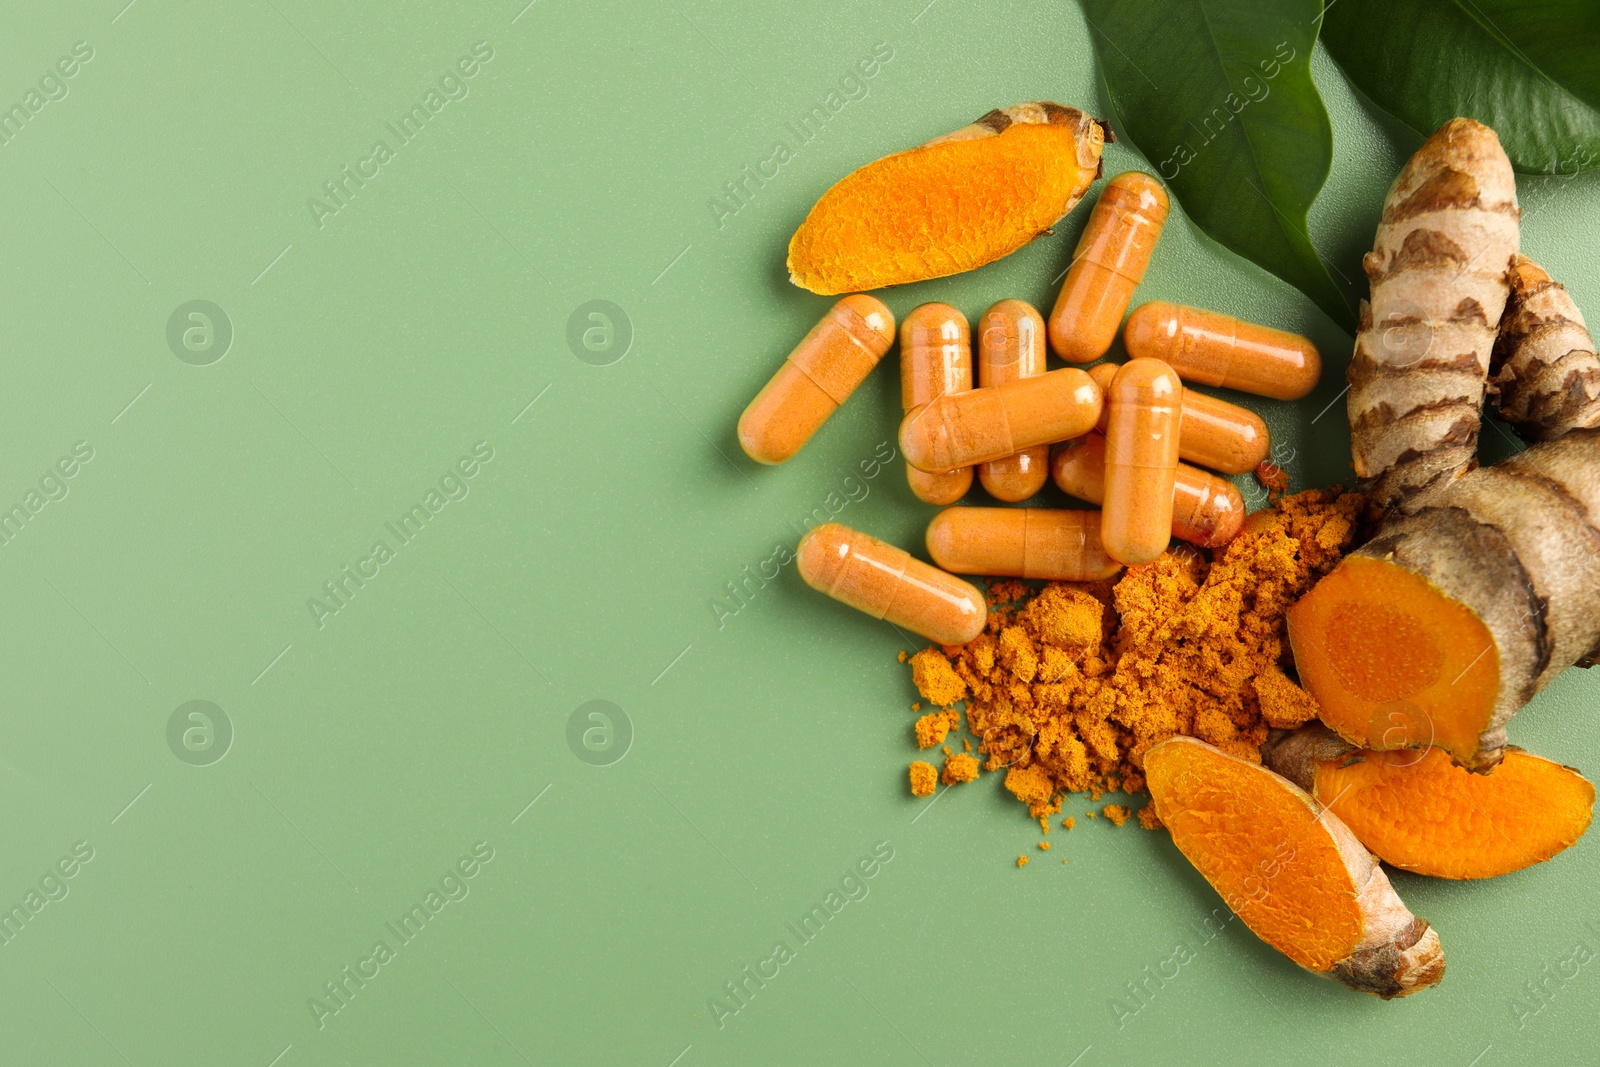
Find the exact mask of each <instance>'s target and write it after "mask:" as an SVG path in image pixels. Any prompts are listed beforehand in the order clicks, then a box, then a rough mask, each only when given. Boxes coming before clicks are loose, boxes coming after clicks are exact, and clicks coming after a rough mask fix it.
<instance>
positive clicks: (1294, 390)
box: [1122, 300, 1322, 400]
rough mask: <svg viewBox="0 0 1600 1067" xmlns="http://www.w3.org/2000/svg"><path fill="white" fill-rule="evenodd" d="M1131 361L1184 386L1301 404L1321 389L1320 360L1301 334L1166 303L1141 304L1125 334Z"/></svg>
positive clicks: (1313, 346)
mask: <svg viewBox="0 0 1600 1067" xmlns="http://www.w3.org/2000/svg"><path fill="white" fill-rule="evenodd" d="M1122 341H1123V344H1125V345H1126V346H1127V349H1128V355H1129V356H1130V357H1131V358H1135V359H1137V358H1140V357H1148V358H1150V359H1159V360H1163V361H1164V362H1166V363H1167V364H1168V365H1169V366H1171V367H1172V369H1173V370H1175V371H1177V372H1178V377H1180V378H1182V379H1183V380H1184V381H1186V382H1199V383H1200V384H1201V385H1217V386H1222V387H1223V388H1225V389H1238V390H1239V391H1241V392H1245V393H1255V394H1256V395H1257V396H1269V397H1272V398H1273V399H1274V400H1299V399H1300V398H1301V397H1303V396H1305V395H1306V394H1307V393H1309V392H1311V390H1313V389H1315V388H1316V387H1317V379H1318V378H1320V377H1321V376H1322V356H1321V355H1320V354H1319V353H1318V352H1317V346H1316V345H1314V344H1312V343H1311V342H1310V341H1309V340H1307V339H1306V338H1304V337H1301V336H1300V335H1299V334H1297V333H1287V332H1285V331H1283V330H1274V329H1272V328H1271V327H1270V326H1259V325H1257V324H1256V323H1253V322H1245V321H1244V320H1243V319H1236V318H1234V317H1233V316H1232V315H1224V314H1222V313H1221V312H1217V311H1206V310H1204V309H1203V308H1192V307H1184V306H1183V305H1181V304H1169V303H1166V302H1165V301H1159V300H1158V301H1153V302H1151V303H1149V304H1141V305H1139V306H1138V307H1137V308H1135V309H1134V311H1133V314H1132V315H1129V316H1128V325H1127V328H1126V329H1125V330H1124V331H1123V334H1122Z"/></svg>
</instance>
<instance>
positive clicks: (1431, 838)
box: [1261, 723, 1594, 878]
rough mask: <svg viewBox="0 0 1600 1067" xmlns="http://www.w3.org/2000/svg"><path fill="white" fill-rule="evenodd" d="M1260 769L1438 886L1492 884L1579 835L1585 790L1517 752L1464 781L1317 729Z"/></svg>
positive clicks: (1568, 775) (1576, 780) (1436, 758)
mask: <svg viewBox="0 0 1600 1067" xmlns="http://www.w3.org/2000/svg"><path fill="white" fill-rule="evenodd" d="M1261 758H1262V760H1263V761H1264V762H1265V763H1266V765H1267V766H1268V767H1270V768H1272V769H1273V770H1274V771H1277V772H1278V773H1279V774H1281V775H1283V776H1284V777H1285V778H1288V779H1289V780H1290V781H1292V782H1294V783H1295V784H1296V785H1298V786H1300V787H1301V788H1302V789H1304V790H1306V791H1307V792H1308V793H1310V794H1311V795H1312V796H1314V797H1316V798H1317V800H1318V801H1320V802H1321V803H1323V804H1325V805H1327V807H1328V809H1329V810H1330V811H1332V812H1333V813H1334V814H1335V815H1338V816H1339V818H1341V819H1343V820H1344V823H1345V825H1346V826H1348V827H1350V830H1351V832H1353V833H1354V834H1355V835H1356V837H1357V838H1358V839H1360V841H1361V843H1362V844H1363V845H1366V846H1367V847H1368V848H1369V849H1371V850H1372V851H1373V852H1375V853H1377V855H1378V858H1379V859H1381V860H1383V861H1384V862H1385V863H1389V864H1393V865H1394V866H1396V867H1399V868H1401V869H1403V870H1407V871H1415V872H1416V873H1417V874H1428V875H1433V876H1435V877H1438V878H1492V877H1494V876H1495V875H1498V874H1506V873H1508V872H1510V871H1520V870H1521V869H1522V868H1524V867H1529V866H1532V865H1533V864H1535V863H1541V862H1543V861H1544V860H1547V859H1549V858H1550V857H1552V856H1554V855H1555V854H1556V853H1558V852H1560V851H1561V850H1562V849H1564V848H1566V847H1567V846H1568V845H1571V844H1572V843H1573V842H1574V841H1576V840H1578V838H1579V837H1581V836H1583V832H1584V831H1585V830H1586V829H1588V827H1589V820H1590V817H1591V815H1592V814H1593V808H1594V786H1593V785H1591V784H1590V783H1589V782H1588V781H1587V780H1586V779H1584V778H1583V776H1582V775H1580V774H1578V772H1577V771H1575V770H1573V769H1572V768H1571V767H1563V766H1562V765H1561V764H1559V763H1554V762H1552V761H1550V760H1547V759H1542V758H1540V757H1539V756H1535V755H1533V754H1531V753H1528V752H1524V751H1522V750H1521V749H1518V748H1509V747H1508V748H1507V749H1506V755H1505V759H1504V760H1502V761H1501V763H1500V765H1499V766H1498V767H1496V768H1495V769H1494V772H1493V773H1491V774H1470V773H1468V772H1467V771H1465V770H1463V769H1461V768H1460V767H1457V766H1455V765H1454V764H1452V763H1451V762H1450V757H1449V756H1448V755H1447V754H1446V753H1444V752H1442V751H1440V750H1439V749H1436V748H1430V749H1427V750H1425V751H1423V752H1420V753H1417V752H1404V753H1394V752H1371V751H1367V750H1364V749H1358V748H1356V747H1354V746H1353V745H1351V744H1349V743H1348V742H1346V741H1343V740H1341V739H1340V738H1339V737H1338V735H1336V734H1335V733H1333V731H1331V730H1329V729H1328V728H1327V727H1325V726H1323V725H1321V724H1320V723H1313V724H1311V725H1309V726H1305V727H1302V728H1301V729H1299V730H1296V731H1295V732H1294V733H1291V734H1285V735H1283V736H1282V737H1279V738H1275V739H1274V740H1272V741H1269V742H1268V743H1267V744H1266V745H1264V746H1262V749H1261Z"/></svg>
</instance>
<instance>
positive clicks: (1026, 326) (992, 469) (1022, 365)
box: [978, 300, 1050, 503]
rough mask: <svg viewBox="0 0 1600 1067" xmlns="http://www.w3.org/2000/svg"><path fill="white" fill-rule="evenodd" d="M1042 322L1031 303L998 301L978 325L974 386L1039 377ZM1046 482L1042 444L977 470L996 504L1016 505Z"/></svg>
mask: <svg viewBox="0 0 1600 1067" xmlns="http://www.w3.org/2000/svg"><path fill="white" fill-rule="evenodd" d="M1044 349H1045V341H1044V319H1042V318H1040V317H1039V313H1038V312H1037V311H1035V310H1034V309H1033V306H1032V305H1031V304H1027V303H1024V302H1023V301H1021V300H1002V301H1000V302H999V303H998V304H996V305H995V306H994V307H992V308H990V309H989V310H988V311H985V312H984V313H983V318H981V319H979V320H978V385H979V387H987V386H991V385H1004V384H1005V383H1006V382H1014V381H1016V380H1017V379H1019V378H1032V377H1035V376H1036V375H1040V374H1043V373H1044V372H1045V350H1044ZM1049 477H1050V449H1049V447H1048V446H1047V445H1035V446H1034V447H1032V448H1024V449H1023V450H1022V451H1020V452H1017V453H1015V454H1013V455H1010V456H1002V457H1001V458H1000V459H991V460H990V461H989V462H987V463H984V464H981V465H980V466H979V467H978V481H980V482H982V483H983V487H984V489H986V490H987V491H988V493H989V495H990V496H992V497H994V498H995V499H996V500H1004V501H1007V502H1008V503H1016V502H1017V501H1019V500H1026V499H1028V498H1029V497H1030V496H1033V495H1034V494H1035V493H1037V492H1038V491H1039V490H1041V489H1043V488H1044V483H1045V482H1046V481H1047V480H1049Z"/></svg>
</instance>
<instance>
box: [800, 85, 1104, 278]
mask: <svg viewBox="0 0 1600 1067" xmlns="http://www.w3.org/2000/svg"><path fill="white" fill-rule="evenodd" d="M1108 140H1111V136H1110V132H1109V130H1108V129H1107V128H1106V126H1105V125H1104V124H1103V123H1101V122H1100V121H1099V120H1097V119H1094V118H1091V117H1090V116H1088V115H1086V114H1085V113H1084V112H1082V111H1079V110H1078V109H1077V108H1071V107H1063V106H1061V105H1060V104H1055V103H1051V102H1049V101H1043V100H1038V101H1030V102H1028V103H1023V104H1016V105H1014V106H1012V107H1008V108H1006V109H1004V110H996V111H991V112H989V113H988V114H987V115H985V116H983V117H982V118H980V119H979V120H978V121H977V122H974V123H972V124H971V125H968V126H964V127H962V128H961V129H959V130H956V131H954V132H953V133H948V134H945V135H943V136H941V137H937V138H935V139H934V140H932V141H929V142H928V143H926V144H924V145H920V146H919V147H917V148H912V149H909V150H907V151H904V152H897V153H895V154H894V155H890V156H885V157H883V158H882V159H879V160H876V161H875V162H872V163H868V164H867V165H866V166H864V167H861V168H860V169H859V170H856V171H853V172H852V173H850V174H847V175H846V176H845V177H844V178H842V179H840V180H839V182H838V183H837V184H835V185H834V186H833V188H831V189H829V190H828V191H827V192H826V193H824V194H823V195H822V199H821V200H819V201H817V204H816V206H815V207H813V208H812V209H811V213H810V214H809V215H807V216H806V219H805V221H804V222H803V223H801V224H800V229H799V230H797V231H796V232H795V235H794V238H793V239H792V240H791V241H790V242H789V280H790V281H792V282H794V284H796V285H798V286H800V288H802V289H809V290H810V291H811V292H813V293H821V294H824V295H828V294H838V293H857V292H864V291H866V290H868V289H878V288H881V287H882V286H885V285H903V284H906V283H908V282H920V281H926V280H927V279H929V278H942V277H945V276H946V275H950V274H959V273H961V272H962V271H968V270H973V269H974V268H976V267H981V266H983V265H984V264H986V263H992V262H994V261H995V260H997V259H1000V258H1001V257H1003V256H1007V255H1010V254H1011V253H1012V252H1015V251H1016V250H1017V249H1019V248H1021V247H1022V246H1023V245H1025V244H1027V243H1028V242H1029V241H1031V240H1033V239H1034V238H1035V237H1037V236H1039V235H1040V234H1041V233H1044V232H1046V231H1047V230H1049V229H1050V227H1052V226H1054V225H1055V224H1056V223H1057V222H1059V221H1060V220H1061V218H1062V217H1063V216H1065V215H1066V214H1067V212H1069V211H1071V210H1072V208H1073V207H1074V206H1076V204H1077V203H1078V201H1079V200H1081V199H1082V198H1083V194H1084V193H1085V192H1087V191H1088V189H1089V185H1090V184H1091V183H1092V182H1093V181H1094V180H1095V179H1096V178H1098V177H1099V176H1100V150H1101V147H1102V145H1103V144H1104V143H1105V142H1106V141H1108Z"/></svg>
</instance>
